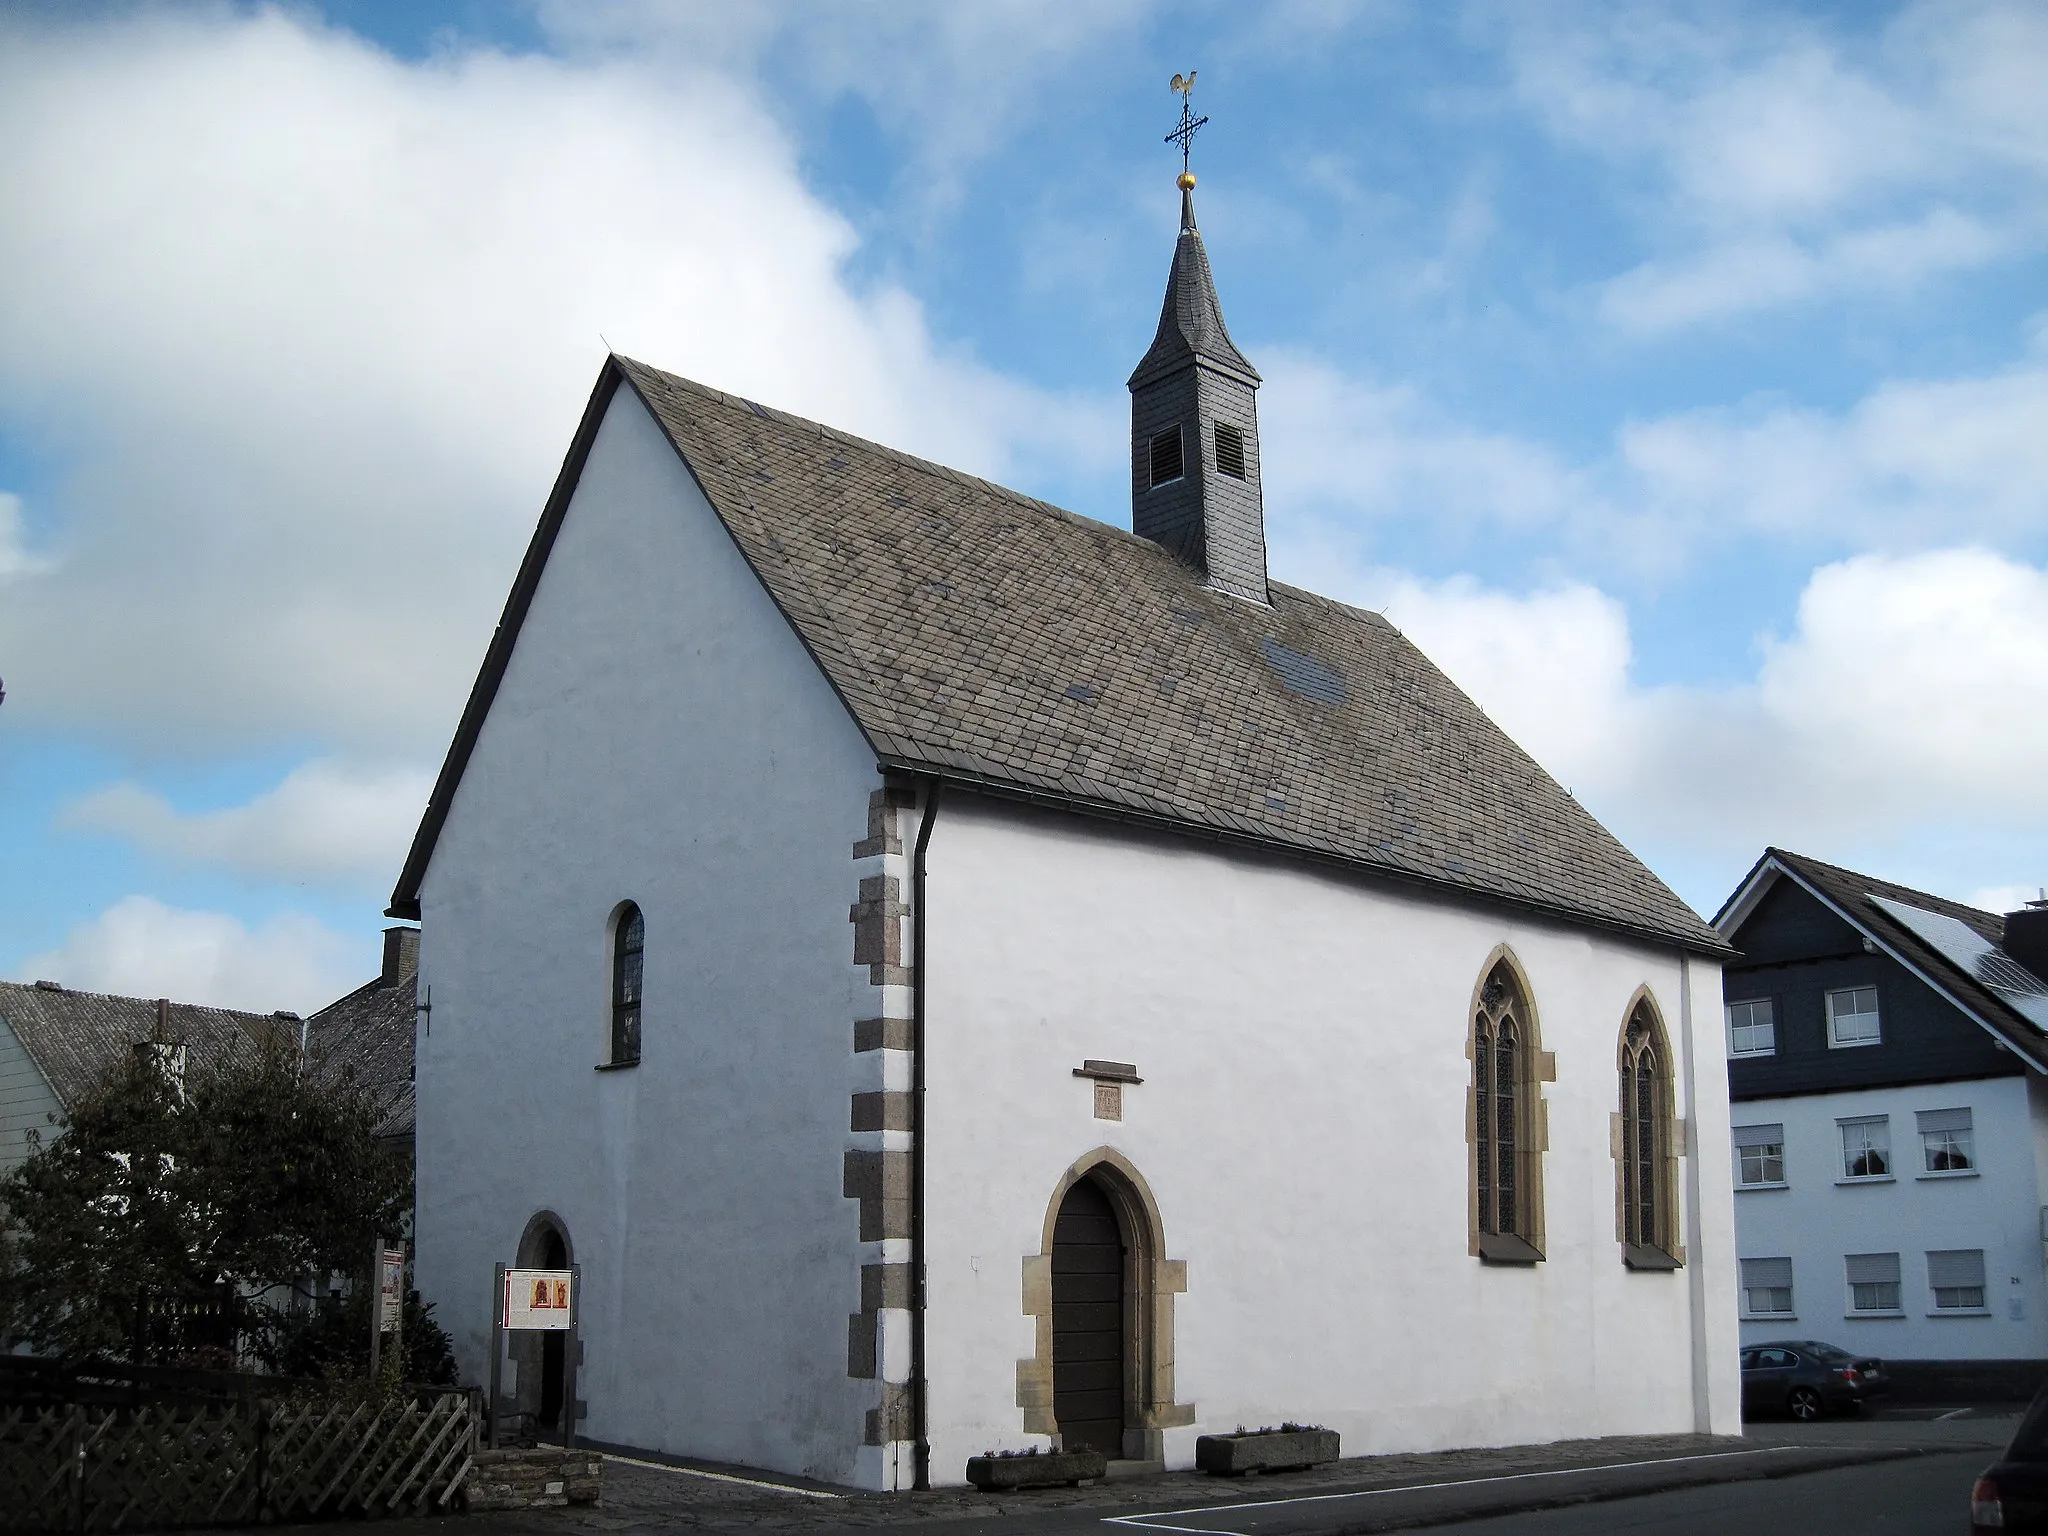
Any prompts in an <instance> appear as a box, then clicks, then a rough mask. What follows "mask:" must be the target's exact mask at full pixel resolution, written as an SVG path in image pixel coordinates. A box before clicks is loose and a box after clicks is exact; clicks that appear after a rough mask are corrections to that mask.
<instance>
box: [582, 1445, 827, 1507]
mask: <svg viewBox="0 0 2048 1536" xmlns="http://www.w3.org/2000/svg"><path fill="white" fill-rule="evenodd" d="M598 1454H599V1455H600V1456H602V1457H604V1459H605V1460H606V1461H617V1462H623V1463H624V1464H625V1465H627V1466H629V1467H648V1468H651V1469H652V1470H654V1471H656V1472H680V1473H682V1475H683V1476H685V1477H705V1478H709V1479H710V1480H711V1481H712V1482H714V1483H739V1484H740V1485H741V1486H743V1487H747V1488H766V1489H767V1490H769V1492H771V1493H793V1494H795V1495H796V1496H797V1497H798V1498H800V1499H837V1498H842V1497H844V1495H842V1494H837V1493H821V1492H819V1491H818V1490H817V1489H816V1488H792V1487H790V1486H789V1484H787V1483H764V1482H762V1481H761V1480H760V1479H759V1478H757V1477H734V1476H733V1475H732V1474H731V1473H730V1472H706V1471H704V1470H702V1469H701V1468H698V1467H672V1466H670V1465H669V1464H668V1463H667V1462H665V1461H642V1460H641V1459H640V1458H639V1457H638V1456H615V1455H613V1454H612V1453H611V1452H610V1451H599V1452H598Z"/></svg>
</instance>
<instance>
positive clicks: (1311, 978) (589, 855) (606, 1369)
mask: <svg viewBox="0 0 2048 1536" xmlns="http://www.w3.org/2000/svg"><path fill="white" fill-rule="evenodd" d="M1258 383H1259V376H1258V374H1257V373H1256V371H1254V369H1253V368H1252V365H1251V364H1250V363H1249V362H1248V361H1246V359H1245V358H1244V356H1243V354H1242V353H1241V352H1239V351H1238V349H1237V348H1236V347H1235V346H1234V345H1233V344H1232V342H1231V339H1230V336H1229V333H1228V331H1227V330H1226V329H1225V327H1224V325H1223V319H1222V315H1221V312H1220V309H1219V306H1218V304H1217V300H1216V293H1215V288H1214V285H1213V282H1212V280H1211V278H1210V273H1209V265H1208V259H1207V257H1206V255H1205V254H1204V251H1203V246H1202V241H1201V237H1200V235H1199V234H1198V233H1197V232H1196V229H1195V226H1194V218H1193V210H1192V206H1191V205H1189V204H1184V206H1183V214H1182V227H1181V233H1180V236H1179V240H1178V244H1177V246H1176V249H1175V253H1174V259H1173V267H1172V273H1171V276H1170V278H1169V281H1168V285H1167V292H1166V301H1165V304H1164V307H1163V311H1162V313H1161V316H1160V320H1159V325H1158V330H1157V334H1156V336H1155V338H1154V340H1153V342H1152V345H1151V348H1150V350H1149V351H1148V352H1147V353H1146V355H1145V357H1144V360H1143V362H1142V363H1141V364H1140V366H1139V368H1138V371H1137V372H1136V374H1134V375H1133V377H1132V379H1131V380H1130V389H1131V401H1132V436H1131V446H1132V461H1131V462H1132V512H1133V518H1134V522H1135V526H1136V529H1137V532H1136V534H1135V535H1134V534H1131V533H1126V532H1124V531H1122V530H1121V529H1118V528H1114V527H1111V526H1109V525H1108V524H1105V523H1101V522H1096V521H1093V520H1091V519H1089V518H1085V517H1077V516H1075V515H1073V514H1071V513H1068V512H1064V511H1061V510H1059V509H1058V508H1055V507H1051V506H1048V505H1046V504H1044V503H1042V502H1038V501H1034V500H1032V499H1030V498H1029V497H1026V496H1021V495H1019V494H1017V493H1015V492H1013V491H1008V490H1005V489H1003V488H1002V487H1000V486H997V485H993V484H990V483H988V482H986V481H983V480H978V479H974V478H972V477H970V476H968V475H964V474H961V473H959V472H957V471H955V470H951V469H945V468H942V467H940V466H938V465H935V464H931V463H927V462H925V461H922V460H919V459H915V458H911V457H909V456H908V455H906V454H903V453H899V452H896V451H894V450H892V449H888V448H884V447H879V446H877V445H875V444H873V443H869V442H864V441H862V440H860V439H858V438H855V437H852V436H849V435H848V434H846V433H844V432H839V431H835V430H833V429H831V428H828V427H824V426H820V425H817V424H815V423H813V422H809V421H804V420H801V419H799V418H797V417H794V416H790V415H787V414H784V413H782V412H779V411H774V410H770V409H768V408H766V407H764V406H761V405H758V404H755V403H753V402H752V401H748V400H744V399H740V398H737V397H735V396H732V395H726V394H720V393H718V392H717V391H714V390H711V389H707V388H704V387H703V386H700V385H697V384H693V383H690V382H688V381H687V380H684V379H680V378H676V377H674V376H672V375H669V374H666V373H661V372H658V371H657V370H655V369H652V368H649V367H646V366H644V365H642V364H640V363H636V362H632V361H629V360H627V359H624V358H618V357H614V358H612V359H610V360H609V361H607V363H606V364H605V366H604V369H603V371H602V373H601V374H600V376H599V379H598V382H597V387H596V390H595V392H594V394H593V395H592V397H591V400H590V404H589V407H588V409H587V411H586V413H585V415H584V418H583V422H582V425H581V427H580V428H579V430H578V431H577V433H576V437H575V440H574V443H573V446H572V448H571V450H570V453H569V456H568V460H567V462H566V464H565V465H564V468H563V470H562V474H561V476H560V478H559V480H558V481H557V483H556V486H555V489H554V492H553V495H552V496H551V497H550V499H549V501H548V504H547V507H546V509H545V511H544V513H543V515H542V518H541V521H540V526H539V529H538V531H537V532H536V534H535V537H534V540H533V543H532V546H531V548H530V549H529V551H528V553H527V557H526V560H525V563H524V565H523V566H522V568H521V570H520V573H519V575H518V578H517V581H516V583H515V585H514V587H513V590H512V593H511V597H510V599H509V601H508V603H507V606H506V610H505V614H504V618H503V621H502V623H501V624H500V626H499V629H498V631H497V634H496V636H495V637H494V639H493V640H492V642H491V645H490V648H489V651H488V654H487V656H486V658H485V661H484V664H483V668H482V672H481V674H480V676H479V678H478V681H477V684H476V687H475V690H474V692H473V693H472V695H471V698H470V701H469V704H468V707H467V708H466V710H465V712H464V714H463V717H462V720H461V722H460V725H459V727H458V729H457V732H456V735H455V739H454V743H453V745H452V747H451V748H450V751H449V754H448V758H447V761H446V763H445V765H444V766H443V769H442V772H441V776H440V779H439V782H438V783H437V785H436V787H435V790H434V793H433V797H432V800H431V802H430V805H429V809H428V811H427V815H426V818H425V820H424V822H423V823H422V825H421V828H420V831H419V834H418V837H417V838H416V840H415V842H414V845H413V849H412V852H411V854H410V856H409V857H408V860H407V863H406V867H405V870H404V872H403V875H402V876H401V879H400V883H399V885H398V888H397V890H396V892H395V893H394V896H393V902H392V908H391V915H392V916H394V917H398V918H407V919H417V920H419V921H420V922H421V924H422V941H421V942H422V960H421V970H420V976H421V980H422V982H423V983H431V992H432V1002H433V1012H432V1014H431V1016H430V1017H431V1023H432V1027H431V1029H430V1030H423V1031H422V1033H421V1036H420V1041H419V1081H418V1095H419V1100H418V1102H419V1126H418V1141H417V1147H418V1214H417V1233H418V1246H417V1250H416V1255H417V1258H416V1262H417V1273H418V1276H419V1282H420V1285H421V1288H422V1290H423V1291H425V1292H426V1293H427V1294H429V1295H431V1296H432V1297H433V1298H434V1299H435V1301H436V1302H437V1304H438V1305H439V1307H440V1313H439V1315H440V1317H441V1318H442V1320H443V1321H444V1323H445V1324H446V1325H447V1326H448V1327H449V1329H450V1331H451V1332H452V1334H453V1335H454V1338H455V1342H456V1346H457V1349H458V1352H459V1356H460V1358H461V1360H462V1362H463V1365H464V1368H465V1371H466V1373H467V1374H468V1375H469V1376H470V1378H471V1379H472V1380H476V1379H480V1378H481V1375H482V1373H483V1371H484V1369H485V1359H486V1349H487V1345H488V1342H489V1340H490V1337H491V1332H490V1312H489V1303H488V1297H489V1295H490V1285H491V1273H492V1266H493V1264H494V1263H496V1262H500V1261H503V1262H518V1263H526V1264H535V1263H544V1262H546V1263H552V1262H571V1263H574V1264H576V1265H578V1266H579V1267H580V1269H581V1272H582V1277H583V1289H582V1295H581V1338H582V1358H581V1365H580V1373H579V1374H578V1376H577V1377H576V1379H575V1383H574V1388H573V1395H574V1397H575V1398H577V1399H580V1400H581V1402H582V1404H583V1405H584V1406H583V1408H582V1411H581V1412H580V1413H579V1414H578V1417H579V1419H580V1420H581V1423H580V1432H581V1433H583V1434H585V1435H588V1436H590V1437H591V1438H592V1439H594V1440H596V1441H599V1442H607V1443H611V1444H614V1445H622V1446H638V1447H644V1448H650V1449H659V1450H663V1451H669V1452H676V1453H687V1454H692V1455H696V1456H701V1457H707V1458H714V1459H718V1460H723V1461H729V1462H737V1463H746V1464H752V1465H756V1466H762V1467H770V1468H777V1469H781V1470H784V1471H788V1472H800V1473H808V1474H810V1475H813V1476H816V1477H821V1478H826V1479H831V1480H833V1481H837V1482H841V1483H855V1484H859V1485H863V1486H867V1487H875V1488H894V1487H907V1486H910V1485H911V1484H912V1483H913V1482H914V1481H918V1480H921V1479H923V1478H927V1477H928V1478H929V1480H930V1481H932V1482H936V1483H953V1482H959V1481H960V1480H961V1479H962V1477H963V1474H964V1468H965V1464H966V1461H967V1459H968V1457H969V1456H971V1455H974V1454H977V1453H979V1452H981V1451H984V1450H988V1449H990V1448H1017V1449H1021V1448H1024V1447H1027V1446H1044V1445H1046V1444H1048V1443H1064V1444H1066V1445H1069V1446H1081V1445H1090V1446H1095V1447H1098V1448H1100V1449H1102V1450H1104V1451H1105V1452H1107V1453H1108V1454H1109V1455H1111V1456H1112V1457H1117V1458H1122V1459H1126V1460H1136V1461H1154V1462H1157V1461H1164V1462H1166V1463H1168V1464H1170V1465H1175V1466H1185V1465H1188V1464H1189V1463H1190V1462H1191V1461H1192V1458H1193V1452H1194V1441H1195V1437H1196V1435H1197V1433H1198V1432H1201V1431H1204V1430H1226V1431H1227V1430H1231V1429H1234V1428H1236V1427H1237V1426H1238V1425H1240V1424H1250V1425H1259V1424H1274V1423H1278V1422H1280V1421H1281V1420H1282V1419H1285V1418H1294V1419H1298V1420H1313V1421H1320V1422H1322V1423H1325V1424H1328V1425H1330V1426H1332V1427H1334V1428H1336V1429H1338V1430H1340V1431H1341V1432H1342V1434H1343V1436H1344V1443H1345V1447H1346V1449H1347V1450H1349V1451H1352V1452H1354V1453H1359V1452H1370V1451H1392V1450H1404V1449H1415V1448H1423V1447H1441V1446H1452V1445H1473V1444H1485V1443H1511V1442H1522V1441H1538V1440H1555V1439H1558V1438H1560V1437H1574V1436H1593V1435H1611V1434H1621V1433H1663V1432H1688V1431H1710V1432H1715V1433H1733V1432H1736V1431H1737V1429H1738V1427H1739V1422H1738V1401H1737V1399H1738V1381H1737V1377H1736V1370H1735V1365H1736V1336H1735V1298H1734V1284H1735V1272H1734V1262H1733V1252H1732V1213H1731V1207H1732V1196H1731V1195H1730V1193H1729V1190H1728V1186H1727V1183H1726V1181H1725V1180H1724V1179H1723V1177H1722V1176H1721V1171H1720V1170H1721V1165H1720V1149H1721V1147H1722V1146H1723V1145H1725V1142H1726V1137H1727V1112H1726V1098H1725V1094H1726V1082H1727V1078H1726V1072H1725V1068H1724V1063H1723V1059H1722V1052H1721V1040H1720V1029H1719V1019H1720V1016H1721V977H1720V969H1721V964H1722V961H1723V959H1724V958H1725V957H1726V956H1727V955H1728V953H1729V951H1728V949H1727V946H1726V945H1725V944H1724V943H1723V942H1722V940H1721V939H1720V937H1719V936H1718V935H1717V934H1716V933H1715V932H1714V931H1713V930H1712V929H1711V928H1710V927H1708V926H1707V925H1706V924H1705V923H1704V922H1702V921H1701V920H1700V919H1699V918H1698V917H1697V916H1696V915H1695V914H1694V913H1693V912H1691V911H1690V910H1689V909H1688V908H1687V907H1686V906H1685V904H1684V903H1683V902H1681V901H1680V900H1679V899H1678V898H1677V897H1676V896H1674V895H1673V894H1672V893H1671V892H1670V891H1669V890H1668V889H1667V888H1666V887H1665V886H1664V885H1663V884H1662V883H1661V882H1660V881H1659V880H1658V879H1657V878H1656V877H1655V876H1654V875H1652V874H1651V873H1650V872H1649V871H1648V870H1647V869H1645V868H1644V867H1643V865H1642V864H1640V863H1639V862H1638V861H1637V860H1636V859H1635V858H1634V857H1633V856H1632V855H1630V854H1629V853H1628V851H1627V850H1626V849H1624V848H1623V847H1622V846H1621V845H1620V844H1619V843H1618V842H1617V841H1616V840H1615V839H1614V838H1613V837H1612V836H1611V835H1610V834H1609V833H1608V832H1607V831H1606V830H1605V829H1604V828H1602V827H1601V826H1600V825H1599V824H1598V823H1597V822H1596V821H1595V820H1594V819H1593V818H1592V816H1591V815H1589V814H1588V813H1587V812H1586V811H1585V810H1584V809H1583V808H1582V807H1581V806H1580V805H1579V804H1578V803H1577V802H1576V801H1575V800H1573V799H1572V797H1571V796H1570V795H1569V794H1567V793H1566V792H1565V791H1564V790H1563V789H1562V788H1560V787H1559V786H1558V785H1557V784H1556V783H1555V782H1554V781H1553V780H1552V779H1551V778H1550V777H1549V776H1548V775H1546V774H1545V773H1544V772H1543V770H1542V769H1541V768H1540V767H1538V766H1537V764H1536V763H1535V762H1533V761H1532V760H1531V759H1530V758H1529V757H1528V756H1527V755H1526V754H1525V753H1523V752H1522V751H1521V750H1520V749H1519V748H1518V747H1517V746H1516V745H1515V744H1514V743H1513V742H1512V741H1510V740H1509V739H1508V738H1507V737H1506V736H1505V735H1504V734H1503V733H1502V732H1501V731H1500V729H1499V728H1498V727H1497V726H1495V725H1494V724H1493V723H1492V722H1491V721H1490V720H1488V719H1487V717H1486V716H1485V715H1484V714H1482V713H1481V712H1480V711H1479V710H1478V709H1477V708H1476V707H1475V706H1474V705H1473V704H1472V702H1471V701H1470V700H1469V699H1467V698H1466V697H1465V696H1464V694H1462V693H1461V692H1459V691H1458V689H1457V688H1456V687H1455V686H1454V685H1453V684H1452V683H1451V682H1450V681H1449V680H1448V679H1447V678H1445V677H1444V675H1443V674H1442V673H1441V672H1439V671H1438V670H1437V669H1436V668H1435V667H1433V666H1432V665H1431V664H1430V663H1429V661H1428V660H1427V659H1426V658H1425V657H1424V656H1422V654H1421V653H1420V652H1419V651H1417V650H1416V649H1415V647H1414V646H1413V645H1411V644H1410V643H1409V642H1408V641H1407V640H1406V639H1405V638H1404V637H1403V636H1402V635H1401V634H1400V633H1399V632H1398V631H1396V630H1395V629H1394V627H1393V626H1392V625H1391V624H1389V623H1388V622H1387V621H1386V620H1385V619H1383V618H1382V617H1380V616H1379V615H1377V614H1374V613H1368V612H1365V611H1362V610H1360V609H1357V608H1352V607H1349V606H1346V605H1345V604H1343V603H1339V602H1335V601H1332V600H1331V599H1328V598H1323V597H1318V596H1316V595H1314V594H1312V593H1309V592H1305V591H1302V590H1300V589H1298V588H1294V587H1289V586H1285V585H1282V584H1280V583H1278V582H1274V581H1271V580H1270V579H1269V578H1268V576H1267V573H1266V564H1265V528H1264V520H1263V507H1262V499H1261V491H1260V479H1261V472H1262V456H1261V452H1260V438H1259V426H1258V419H1257V414H1256V408H1255V400H1256V390H1257V387H1258ZM1700 1146H1705V1147H1706V1148H1708V1149H1709V1156H1708V1163H1707V1167H1706V1169H1705V1171H1704V1174H1703V1173H1702V1170H1701V1167H1700V1159H1699V1157H1698V1156H1697V1155H1692V1154H1693V1153H1694V1149H1696V1148H1698V1147H1700ZM550 1337H553V1338H557V1339H558V1338H559V1337H560V1336H559V1335H551V1336H550ZM514 1348H515V1351H517V1354H516V1360H517V1364H518V1369H517V1371H516V1381H515V1382H513V1383H510V1385H511V1387H512V1393H513V1397H514V1400H515V1405H516V1406H518V1407H520V1408H523V1409H525V1410H527V1411H530V1412H533V1413H535V1414H536V1415H537V1416H538V1417H539V1418H540V1419H541V1420H542V1422H544V1423H545V1422H547V1421H549V1420H552V1419H555V1418H557V1417H558V1416H559V1413H560V1412H561V1409H562V1403H563V1399H564V1396H565V1395H566V1394H569V1393H570V1392H571V1389H570V1388H569V1386H568V1384H567V1383H566V1382H565V1380H564V1375H563V1372H564V1365H565V1351H563V1350H562V1349H560V1348H559V1347H555V1348H546V1347H543V1346H542V1344H541V1343H540V1342H539V1341H538V1340H537V1339H536V1338H534V1337H533V1336H523V1337H522V1338H521V1340H519V1341H517V1342H516V1343H515V1346H514Z"/></svg>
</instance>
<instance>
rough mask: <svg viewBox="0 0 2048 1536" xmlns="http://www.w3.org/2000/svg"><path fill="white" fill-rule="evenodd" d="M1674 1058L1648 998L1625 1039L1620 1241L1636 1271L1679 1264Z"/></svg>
mask: <svg viewBox="0 0 2048 1536" xmlns="http://www.w3.org/2000/svg"><path fill="white" fill-rule="evenodd" d="M1670 1062H1671V1053H1670V1050H1669V1048H1668V1047H1667V1046H1666V1044H1665V1041H1664V1029H1663V1026H1662V1025H1661V1024H1660V1023H1659V1022H1658V1019H1657V1011H1656V1009H1655V1007H1654V1006H1653V1005H1652V1004H1651V1002H1650V999H1649V998H1648V997H1647V996H1644V997H1643V998H1642V999H1641V1000H1640V1001H1638V1002H1637V1003H1636V1005H1635V1007H1634V1008H1633V1009H1631V1010H1630V1012H1629V1016H1628V1023H1627V1024H1626V1025H1624V1026H1623V1028H1622V1033H1621V1188H1620V1190H1619V1191H1618V1193H1619V1195H1620V1197H1621V1240H1622V1256H1623V1259H1624V1261H1625V1262H1626V1263H1627V1264H1628V1265H1629V1267H1630V1268H1632V1269H1670V1268H1672V1267H1673V1266H1674V1265H1675V1264H1676V1263H1677V1255H1678V1244H1677V1241H1676V1238H1675V1236H1674V1233H1673V1228H1674V1227H1676V1225H1677V1214H1678V1212H1677V1204H1678V1202H1677V1178H1676V1173H1677V1170H1676V1169H1675V1168H1674V1167H1673V1166H1672V1164H1673V1161H1674V1159H1673V1153H1672V1124H1671V1122H1672V1111H1671V1067H1670Z"/></svg>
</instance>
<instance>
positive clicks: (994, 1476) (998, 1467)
mask: <svg viewBox="0 0 2048 1536" xmlns="http://www.w3.org/2000/svg"><path fill="white" fill-rule="evenodd" d="M1108 1472H1109V1462H1108V1460H1107V1459H1106V1458H1105V1457H1104V1456H1103V1454H1102V1452H1100V1451H1040V1452H1039V1453H1038V1454H1037V1455H1036V1456H970V1457H968V1458H967V1481H969V1482H970V1483H972V1484H974V1486H975V1487H977V1488H979V1489H980V1490H981V1491H982V1492H983V1493H1002V1492H1005V1491H1007V1490H1009V1489H1012V1488H1058V1487H1061V1486H1062V1485H1064V1486H1065V1487H1068V1488H1072V1487H1074V1486H1076V1485H1077V1484H1080V1483H1084V1482H1086V1481H1088V1480H1089V1479H1091V1478H1097V1477H1103V1476H1106V1475H1107V1474H1108Z"/></svg>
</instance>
